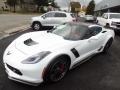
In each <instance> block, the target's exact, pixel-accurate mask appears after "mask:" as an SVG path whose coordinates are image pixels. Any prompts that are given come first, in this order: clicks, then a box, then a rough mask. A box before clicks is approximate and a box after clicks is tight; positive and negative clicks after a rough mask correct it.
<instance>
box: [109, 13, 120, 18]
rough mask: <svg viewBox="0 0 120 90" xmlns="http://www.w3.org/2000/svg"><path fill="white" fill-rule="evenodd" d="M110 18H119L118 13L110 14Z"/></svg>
mask: <svg viewBox="0 0 120 90" xmlns="http://www.w3.org/2000/svg"><path fill="white" fill-rule="evenodd" d="M112 18H119V19H120V14H110V19H112Z"/></svg>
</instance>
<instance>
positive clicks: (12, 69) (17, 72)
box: [6, 64, 22, 75]
mask: <svg viewBox="0 0 120 90" xmlns="http://www.w3.org/2000/svg"><path fill="white" fill-rule="evenodd" d="M6 65H7V67H8V68H9V69H10V70H11V71H13V72H14V73H16V74H18V75H22V73H21V72H20V71H19V70H18V69H16V68H14V67H12V66H10V65H8V64H6Z"/></svg>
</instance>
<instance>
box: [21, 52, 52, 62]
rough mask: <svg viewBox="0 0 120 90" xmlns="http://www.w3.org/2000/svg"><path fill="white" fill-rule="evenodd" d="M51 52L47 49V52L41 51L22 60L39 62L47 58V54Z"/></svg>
mask: <svg viewBox="0 0 120 90" xmlns="http://www.w3.org/2000/svg"><path fill="white" fill-rule="evenodd" d="M50 53H51V52H49V51H45V52H40V53H38V54H37V55H34V56H31V57H29V58H28V59H26V60H24V61H22V63H23V64H35V63H38V62H39V61H40V60H42V59H43V58H45V57H46V56H47V55H49V54H50Z"/></svg>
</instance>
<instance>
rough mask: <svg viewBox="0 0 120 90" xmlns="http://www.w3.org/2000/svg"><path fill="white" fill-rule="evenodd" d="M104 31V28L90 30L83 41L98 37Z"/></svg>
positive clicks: (96, 27) (97, 27)
mask: <svg viewBox="0 0 120 90" xmlns="http://www.w3.org/2000/svg"><path fill="white" fill-rule="evenodd" d="M101 31H102V27H99V26H95V27H91V28H89V29H88V31H87V32H86V34H85V35H84V38H83V39H89V38H90V37H92V36H96V35H97V34H99V33H100V32H101Z"/></svg>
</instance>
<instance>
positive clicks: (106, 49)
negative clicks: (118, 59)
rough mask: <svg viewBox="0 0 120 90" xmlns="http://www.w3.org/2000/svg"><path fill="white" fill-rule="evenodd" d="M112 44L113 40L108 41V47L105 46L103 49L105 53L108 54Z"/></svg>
mask: <svg viewBox="0 0 120 90" xmlns="http://www.w3.org/2000/svg"><path fill="white" fill-rule="evenodd" d="M112 42H113V39H112V38H111V39H109V40H108V41H107V43H106V45H105V47H104V49H103V53H107V52H108V50H109V48H110V46H111V45H112Z"/></svg>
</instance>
